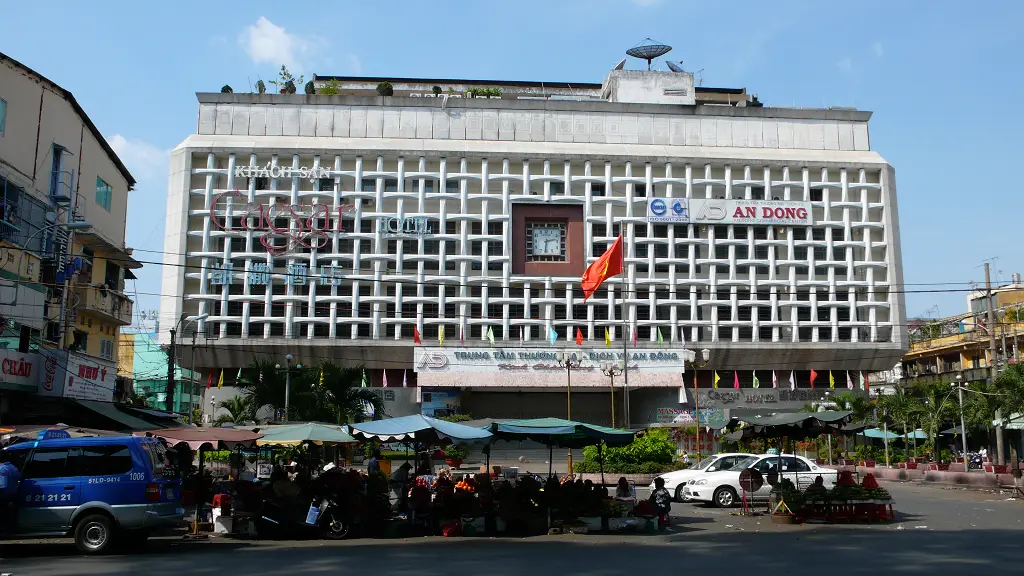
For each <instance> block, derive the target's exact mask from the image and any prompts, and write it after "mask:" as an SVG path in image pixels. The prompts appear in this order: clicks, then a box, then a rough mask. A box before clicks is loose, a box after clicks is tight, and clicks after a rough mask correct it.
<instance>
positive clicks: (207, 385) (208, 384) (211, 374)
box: [206, 371, 213, 388]
mask: <svg viewBox="0 0 1024 576" xmlns="http://www.w3.org/2000/svg"><path fill="white" fill-rule="evenodd" d="M206 387H207V388H211V387H213V372H212V371H211V372H210V377H209V378H207V379H206Z"/></svg>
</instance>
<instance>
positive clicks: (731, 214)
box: [647, 198, 814, 226]
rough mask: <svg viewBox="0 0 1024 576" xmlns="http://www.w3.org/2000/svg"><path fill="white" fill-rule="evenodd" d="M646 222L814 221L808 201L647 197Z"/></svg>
mask: <svg viewBox="0 0 1024 576" xmlns="http://www.w3.org/2000/svg"><path fill="white" fill-rule="evenodd" d="M647 221H648V222H667V223H681V224H686V223H689V224H739V225H754V226H778V225H783V226H810V225H812V224H813V223H814V222H813V219H812V217H811V203H810V202H794V201H789V200H741V199H731V200H716V199H707V198H692V199H689V200H688V199H685V198H651V199H650V200H648V201H647Z"/></svg>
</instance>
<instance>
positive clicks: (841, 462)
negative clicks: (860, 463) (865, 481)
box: [839, 458, 857, 466]
mask: <svg viewBox="0 0 1024 576" xmlns="http://www.w3.org/2000/svg"><path fill="white" fill-rule="evenodd" d="M839 465H840V466H856V465H857V463H856V462H854V461H853V460H850V459H848V458H840V459H839Z"/></svg>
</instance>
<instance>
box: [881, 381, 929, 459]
mask: <svg viewBox="0 0 1024 576" xmlns="http://www.w3.org/2000/svg"><path fill="white" fill-rule="evenodd" d="M878 404H879V406H880V407H881V408H883V409H885V410H887V411H888V413H889V417H890V418H892V419H893V422H896V423H898V424H902V425H903V437H904V455H906V456H909V455H910V448H909V445H908V444H906V437H907V433H908V431H909V428H910V423H911V422H915V421H917V419H918V418H919V416H920V414H921V412H922V406H921V402H920V401H919V400H918V399H917V398H915V397H914V396H912V395H910V394H908V393H907V391H906V389H905V388H904V387H902V386H897V387H896V389H895V390H893V393H892V394H885V395H883V396H881V397H880V398H879V399H878Z"/></svg>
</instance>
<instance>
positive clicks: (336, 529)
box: [256, 497, 351, 540]
mask: <svg viewBox="0 0 1024 576" xmlns="http://www.w3.org/2000/svg"><path fill="white" fill-rule="evenodd" d="M350 531H351V523H350V522H349V521H348V520H347V518H346V516H345V515H344V514H343V513H342V510H341V507H340V506H338V504H337V503H336V502H335V501H334V500H333V499H332V498H330V497H318V498H313V499H312V500H311V502H310V506H309V509H308V510H307V511H306V515H305V517H304V518H302V517H301V511H299V510H296V509H294V508H293V507H291V506H288V505H287V504H282V503H280V502H277V501H275V500H271V499H264V500H263V502H262V506H261V509H260V514H259V521H258V522H257V523H256V532H257V534H259V535H260V536H266V537H270V538H281V537H307V538H328V539H330V540H341V539H344V538H346V537H347V536H348V535H349V532H350Z"/></svg>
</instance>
